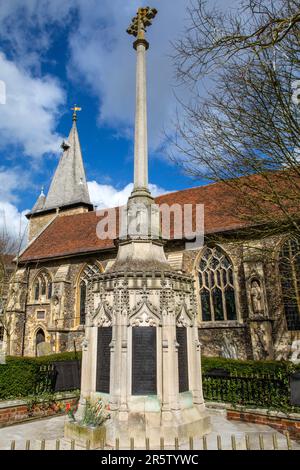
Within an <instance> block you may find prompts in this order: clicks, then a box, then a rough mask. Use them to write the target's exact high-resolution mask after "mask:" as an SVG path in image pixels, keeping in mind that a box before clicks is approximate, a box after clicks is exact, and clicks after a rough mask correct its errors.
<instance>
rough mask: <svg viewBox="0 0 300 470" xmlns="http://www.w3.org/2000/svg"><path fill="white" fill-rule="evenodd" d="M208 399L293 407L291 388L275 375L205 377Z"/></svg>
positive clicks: (265, 406) (203, 378)
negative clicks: (291, 403) (291, 404)
mask: <svg viewBox="0 0 300 470" xmlns="http://www.w3.org/2000/svg"><path fill="white" fill-rule="evenodd" d="M202 380H203V394H204V398H205V400H208V401H216V402H223V403H231V404H237V405H245V406H257V407H262V408H281V409H282V408H285V407H289V406H290V385H289V382H288V381H286V380H284V379H279V378H278V377H276V376H275V375H272V374H268V375H263V376H262V375H259V376H258V375H250V376H241V375H237V374H232V373H231V374H229V373H226V371H224V373H222V372H221V371H218V372H217V371H216V372H206V373H204V374H203V376H202Z"/></svg>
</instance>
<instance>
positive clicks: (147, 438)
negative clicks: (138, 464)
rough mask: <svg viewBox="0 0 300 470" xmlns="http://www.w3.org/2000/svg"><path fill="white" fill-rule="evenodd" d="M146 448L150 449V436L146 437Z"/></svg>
mask: <svg viewBox="0 0 300 470" xmlns="http://www.w3.org/2000/svg"><path fill="white" fill-rule="evenodd" d="M146 450H150V441H149V437H146Z"/></svg>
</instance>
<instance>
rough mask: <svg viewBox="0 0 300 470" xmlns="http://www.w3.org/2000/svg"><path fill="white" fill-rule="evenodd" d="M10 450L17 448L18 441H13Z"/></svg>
mask: <svg viewBox="0 0 300 470" xmlns="http://www.w3.org/2000/svg"><path fill="white" fill-rule="evenodd" d="M10 450H16V441H11V444H10Z"/></svg>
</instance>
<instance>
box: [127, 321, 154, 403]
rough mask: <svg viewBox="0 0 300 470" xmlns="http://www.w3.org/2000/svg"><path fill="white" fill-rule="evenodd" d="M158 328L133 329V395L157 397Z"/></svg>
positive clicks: (143, 327) (142, 327)
mask: <svg viewBox="0 0 300 470" xmlns="http://www.w3.org/2000/svg"><path fill="white" fill-rule="evenodd" d="M156 381H157V379H156V328H154V327H148V326H141V327H133V328H132V395H156V393H157V387H156Z"/></svg>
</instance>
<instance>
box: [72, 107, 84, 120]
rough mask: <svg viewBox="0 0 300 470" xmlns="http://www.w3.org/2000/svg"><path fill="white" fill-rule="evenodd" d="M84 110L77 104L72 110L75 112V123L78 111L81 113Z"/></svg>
mask: <svg viewBox="0 0 300 470" xmlns="http://www.w3.org/2000/svg"><path fill="white" fill-rule="evenodd" d="M81 110H82V108H79V107H78V106H77V104H74V107H73V108H71V111H73V121H77V114H76V113H77V111H81Z"/></svg>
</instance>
